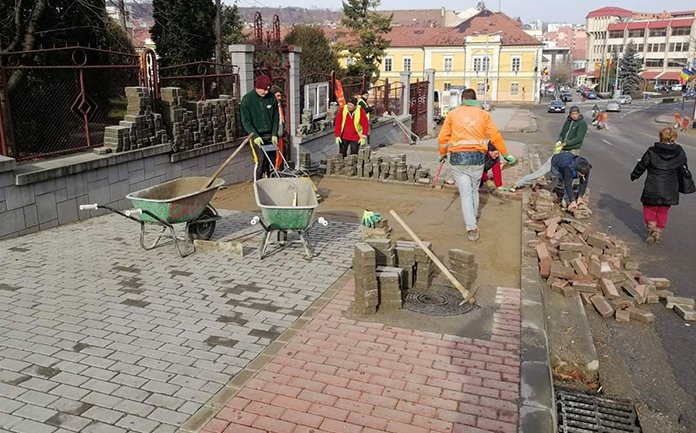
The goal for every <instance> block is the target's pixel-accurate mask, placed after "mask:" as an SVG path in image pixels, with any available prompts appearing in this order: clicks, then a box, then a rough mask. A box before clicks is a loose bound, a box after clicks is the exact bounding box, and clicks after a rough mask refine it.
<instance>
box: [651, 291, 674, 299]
mask: <svg viewBox="0 0 696 433" xmlns="http://www.w3.org/2000/svg"><path fill="white" fill-rule="evenodd" d="M655 296H657V297H658V298H660V299H664V298H667V297H668V296H674V292H672V291H671V290H655Z"/></svg>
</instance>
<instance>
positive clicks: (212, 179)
mask: <svg viewBox="0 0 696 433" xmlns="http://www.w3.org/2000/svg"><path fill="white" fill-rule="evenodd" d="M249 140H251V134H249V135H248V136H247V138H245V139H244V141H242V144H240V145H239V147H238V148H237V150H235V151H234V152H233V153H232V155H230V157H229V158H227V159H226V160H225V162H223V163H222V165H221V166H220V167H219V168H218V169H217V170H215V173H213V175H212V176H210V179H208V182H206V183H205V186H203V188H201V190H204V189H207V188H210V185H212V184H213V182H215V179H217V177H218V176H219V175H220V173H222V170H224V169H225V167H227V165H228V164H229V163H230V162H232V160H233V159H234V157H235V156H237V154H238V153H239V152H240V151H241V150H242V149H243V148H244V146H245V145H246V144H247V143H248V142H249Z"/></svg>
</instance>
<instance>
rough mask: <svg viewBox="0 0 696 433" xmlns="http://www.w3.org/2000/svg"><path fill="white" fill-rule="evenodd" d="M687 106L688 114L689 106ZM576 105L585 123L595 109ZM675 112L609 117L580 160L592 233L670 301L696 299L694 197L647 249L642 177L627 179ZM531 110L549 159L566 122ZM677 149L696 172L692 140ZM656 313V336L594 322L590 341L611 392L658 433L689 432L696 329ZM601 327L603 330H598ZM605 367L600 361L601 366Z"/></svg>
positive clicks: (637, 106) (636, 109)
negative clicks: (640, 409) (610, 239)
mask: <svg viewBox="0 0 696 433" xmlns="http://www.w3.org/2000/svg"><path fill="white" fill-rule="evenodd" d="M687 104H688V106H689V107H690V110H693V101H688V102H687ZM570 105H571V104H569V106H570ZM578 105H580V106H581V109H582V112H583V115H584V116H585V118H586V119H589V118H590V117H591V113H590V112H591V109H592V105H594V103H593V102H587V103H581V104H578ZM599 105H600V107H601V106H602V105H603V104H602V103H601V102H600V103H599ZM679 109H681V103H678V104H657V105H655V104H649V105H643V104H642V101H640V102H638V101H637V102H635V103H634V104H633V105H632V106H625V107H624V110H623V111H622V112H621V113H610V114H609V129H608V130H602V131H597V130H596V129H594V128H592V127H590V130H589V131H588V134H587V136H586V138H585V142H584V145H583V148H582V154H583V155H584V156H585V157H586V158H587V159H588V160H589V161H590V163H591V164H592V166H593V168H592V173H591V176H590V189H591V203H592V208H593V209H594V210H595V214H594V215H593V219H594V224H595V226H596V227H597V228H598V229H599V230H601V231H604V232H606V233H609V234H614V235H616V236H618V237H619V238H621V239H623V240H625V241H627V242H628V243H629V245H630V246H631V251H632V255H633V257H634V258H636V259H637V260H638V261H639V262H640V263H641V271H642V272H643V273H644V274H646V275H648V276H655V277H658V276H659V277H666V278H669V279H670V280H671V282H672V287H673V289H672V290H674V292H675V295H678V296H685V297H690V298H696V249H695V248H694V246H696V220H695V219H694V215H696V194H694V195H691V196H684V195H682V196H681V203H680V204H679V206H675V207H672V209H671V211H670V215H669V222H668V225H667V230H666V231H665V236H664V240H663V243H662V244H661V245H646V244H645V243H644V242H643V239H644V237H645V229H644V224H643V216H642V207H641V203H640V194H641V191H642V187H643V182H644V179H645V175H644V176H643V177H642V178H641V179H639V180H637V181H636V182H631V180H630V177H629V175H630V173H631V171H632V170H633V167H634V166H635V164H636V162H637V160H638V159H639V158H640V157H641V156H642V155H643V153H644V152H645V150H646V149H647V147H649V146H650V145H651V144H652V143H653V142H655V141H657V131H658V129H659V128H660V127H663V126H667V125H664V124H657V123H655V122H654V120H655V118H656V117H657V116H659V115H661V114H665V113H674V112H675V111H676V110H679ZM687 110H688V111H690V110H689V109H687ZM533 111H534V112H535V113H536V115H537V120H538V125H539V128H540V131H539V132H540V133H542V134H543V135H545V136H547V137H549V145H548V149H544V148H543V146H542V149H541V150H540V154H541V155H540V156H541V157H542V160H543V159H544V157H547V156H548V155H549V154H550V151H551V146H552V144H551V143H553V141H555V137H557V134H558V131H560V128H561V125H562V122H563V121H564V120H565V116H564V115H562V114H547V113H546V110H545V105H541V106H537V107H536V108H534V109H533ZM691 112H692V111H691ZM678 142H679V144H681V145H682V146H683V147H684V149H685V150H686V153H687V156H688V159H689V160H690V161H692V164H691V165H692V166H694V167H696V135H689V134H682V135H681V136H680V137H679V140H678ZM544 151H547V153H545V154H544ZM653 312H654V313H655V314H656V323H655V326H654V329H651V328H649V327H646V326H645V325H639V324H630V325H622V324H617V323H614V322H613V321H610V320H607V321H601V320H600V321H597V320H594V318H592V319H593V320H591V321H593V322H595V323H594V324H593V338H594V339H595V342H596V344H597V346H598V351H600V353H602V354H603V356H604V358H605V359H604V361H605V364H608V366H607V369H606V370H605V375H604V376H605V377H604V379H605V383H606V384H607V386H608V387H609V388H614V391H615V392H616V393H618V394H626V395H627V396H630V397H633V398H635V399H637V400H639V401H641V402H643V403H644V409H645V411H646V412H648V413H649V416H648V417H652V418H653V420H652V424H655V425H656V426H660V425H661V427H657V428H659V429H660V430H657V431H663V432H666V431H670V432H671V431H688V432H694V431H696V413H695V411H694V409H696V375H694V374H693V365H694V361H695V360H696V323H691V324H690V323H688V322H684V321H683V320H682V319H681V318H680V317H678V316H677V315H676V314H675V313H674V312H672V311H670V310H667V309H665V308H664V307H662V306H661V305H660V306H654V307H653ZM598 322H599V323H601V325H599V327H598V326H597V323H598ZM595 332H597V334H598V335H595ZM615 358H619V359H615ZM602 361H603V360H602V359H601V358H600V363H601V362H602ZM601 373H602V372H601V370H600V375H601ZM608 375H609V376H610V377H607V376H608ZM624 382H628V383H624ZM667 426H670V427H667ZM646 431H647V430H646Z"/></svg>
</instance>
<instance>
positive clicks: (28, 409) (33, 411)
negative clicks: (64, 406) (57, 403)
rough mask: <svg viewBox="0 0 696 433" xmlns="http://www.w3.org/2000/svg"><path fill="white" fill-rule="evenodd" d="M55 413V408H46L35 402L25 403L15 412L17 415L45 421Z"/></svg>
mask: <svg viewBox="0 0 696 433" xmlns="http://www.w3.org/2000/svg"><path fill="white" fill-rule="evenodd" d="M55 414H56V411H55V410H52V409H46V408H44V407H40V406H35V405H33V404H25V405H24V406H22V407H21V408H20V409H18V410H16V411H14V412H13V415H15V416H21V417H22V418H28V419H33V420H34V421H39V422H44V421H46V420H47V419H49V418H50V417H52V416H53V415H55Z"/></svg>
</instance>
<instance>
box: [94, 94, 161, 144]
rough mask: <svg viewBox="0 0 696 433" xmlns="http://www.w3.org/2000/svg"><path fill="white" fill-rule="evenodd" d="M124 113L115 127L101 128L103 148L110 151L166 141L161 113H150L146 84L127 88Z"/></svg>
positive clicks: (149, 99) (150, 107)
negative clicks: (102, 131) (102, 129)
mask: <svg viewBox="0 0 696 433" xmlns="http://www.w3.org/2000/svg"><path fill="white" fill-rule="evenodd" d="M125 90H126V99H127V104H128V105H127V107H126V116H125V117H124V119H123V120H122V121H120V122H119V125H118V126H107V127H106V128H104V148H106V149H109V150H110V151H112V152H125V151H128V150H136V149H142V148H144V147H149V146H155V145H158V144H163V143H166V142H167V133H166V131H165V130H164V128H163V125H162V115H161V114H157V113H153V111H152V100H151V98H150V93H149V91H148V89H147V88H146V87H126V89H125Z"/></svg>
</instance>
